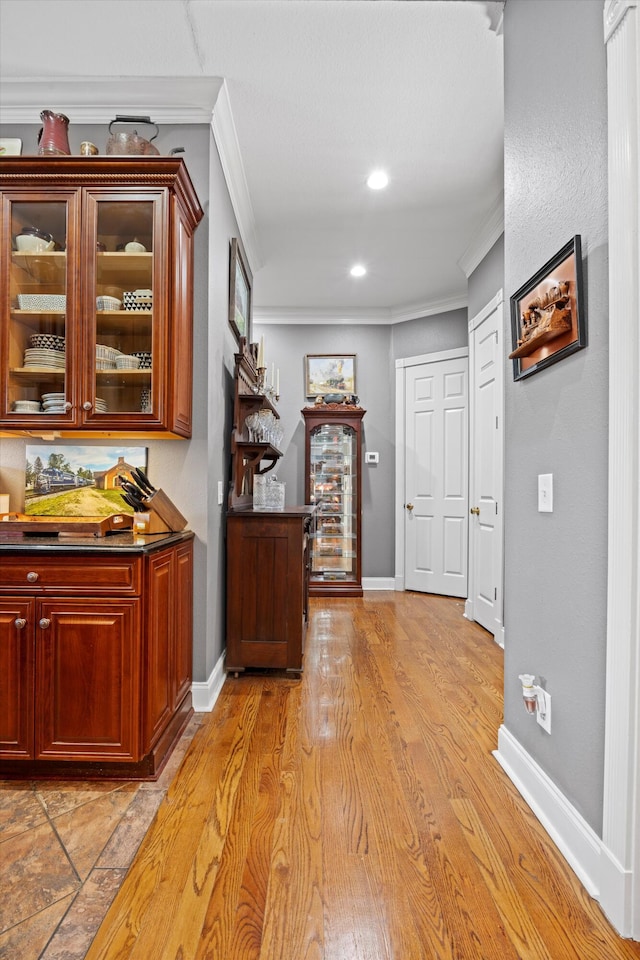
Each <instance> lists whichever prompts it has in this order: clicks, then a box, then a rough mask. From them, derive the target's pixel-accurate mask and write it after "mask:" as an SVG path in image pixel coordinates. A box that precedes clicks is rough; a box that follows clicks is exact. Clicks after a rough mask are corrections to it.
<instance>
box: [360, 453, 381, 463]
mask: <svg viewBox="0 0 640 960" xmlns="http://www.w3.org/2000/svg"><path fill="white" fill-rule="evenodd" d="M364 462H365V463H380V454H379V453H365V455H364Z"/></svg>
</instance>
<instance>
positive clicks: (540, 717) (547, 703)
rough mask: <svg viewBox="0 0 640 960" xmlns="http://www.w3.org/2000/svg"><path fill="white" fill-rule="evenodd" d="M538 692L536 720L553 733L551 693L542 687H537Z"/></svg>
mask: <svg viewBox="0 0 640 960" xmlns="http://www.w3.org/2000/svg"><path fill="white" fill-rule="evenodd" d="M536 694H537V703H536V720H537V721H538V723H539V724H540V726H541V727H542V729H543V730H546V731H547V733H551V694H550V693H547V691H546V690H543V689H542V687H536Z"/></svg>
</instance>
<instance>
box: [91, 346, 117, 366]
mask: <svg viewBox="0 0 640 960" xmlns="http://www.w3.org/2000/svg"><path fill="white" fill-rule="evenodd" d="M121 356H122V353H121V351H120V350H116V348H115V347H108V346H106V344H104V343H96V370H115V369H116V360H117V359H118V357H121Z"/></svg>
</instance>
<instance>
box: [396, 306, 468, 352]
mask: <svg viewBox="0 0 640 960" xmlns="http://www.w3.org/2000/svg"><path fill="white" fill-rule="evenodd" d="M468 342H469V334H468V327H467V310H466V309H465V308H462V309H460V310H449V311H448V312H447V313H437V314H434V315H433V316H431V317H422V318H420V319H418V320H406V321H405V322H404V323H395V324H394V325H393V326H392V327H391V356H392V357H393V359H394V360H401V359H403V358H404V357H420V356H422V354H424V353H440V351H441V350H453V349H454V348H455V347H466V346H467V344H468Z"/></svg>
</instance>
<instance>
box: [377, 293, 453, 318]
mask: <svg viewBox="0 0 640 960" xmlns="http://www.w3.org/2000/svg"><path fill="white" fill-rule="evenodd" d="M468 303H469V301H468V298H467V295H466V293H465V294H460V296H456V297H447V298H445V299H444V300H427V301H423V302H422V303H412V304H408V305H407V306H404V307H393V308H392V310H391V320H390V323H406V321H407V320H420V319H422V318H423V317H433V316H435V314H437V313H449V311H451V310H462V309H464V308H466V307H467V305H468Z"/></svg>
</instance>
